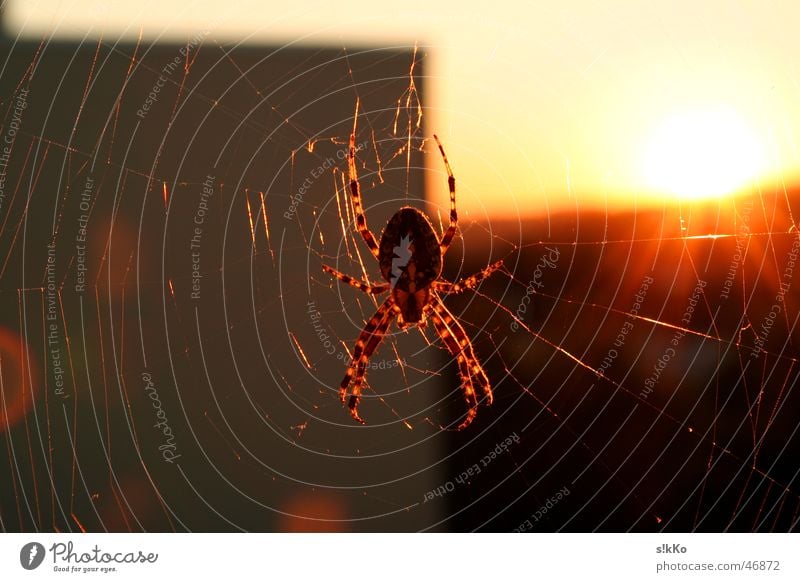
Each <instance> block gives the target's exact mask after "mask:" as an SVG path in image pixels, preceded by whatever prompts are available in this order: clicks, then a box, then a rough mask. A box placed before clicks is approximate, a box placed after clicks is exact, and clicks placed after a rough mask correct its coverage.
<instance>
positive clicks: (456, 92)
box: [7, 0, 800, 220]
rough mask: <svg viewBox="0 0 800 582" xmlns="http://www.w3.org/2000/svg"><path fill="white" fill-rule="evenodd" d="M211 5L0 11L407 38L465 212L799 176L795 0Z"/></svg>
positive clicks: (175, 2) (148, 26)
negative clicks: (415, 48) (419, 59)
mask: <svg viewBox="0 0 800 582" xmlns="http://www.w3.org/2000/svg"><path fill="white" fill-rule="evenodd" d="M105 6H109V9H108V10H105V9H104V7H105ZM219 6H220V3H219V2H211V1H206V0H203V1H199V2H192V1H191V0H180V1H179V0H159V1H158V2H148V1H147V0H145V1H143V2H138V3H123V2H121V1H116V2H114V1H111V2H100V1H98V0H80V1H69V0H65V1H63V2H57V1H42V2H36V1H30V0H29V1H26V2H22V1H20V0H15V1H13V2H12V3H11V4H10V5H9V6H8V11H7V20H8V25H9V26H10V27H11V30H12V31H14V34H16V33H17V32H19V31H23V33H24V34H26V35H29V36H41V35H43V34H47V33H48V32H49V31H51V30H53V29H57V30H58V31H59V33H60V34H62V35H69V36H73V37H74V36H76V35H79V36H82V35H83V34H84V33H86V31H87V30H89V29H90V28H93V32H94V34H95V35H96V34H97V33H99V32H100V31H102V32H103V35H104V37H106V38H108V37H113V36H116V35H118V34H125V35H128V36H137V35H138V34H139V31H140V28H141V30H142V31H143V33H144V36H145V37H150V38H156V37H159V36H161V37H162V38H168V39H170V40H174V39H176V38H180V39H185V38H186V36H187V34H191V33H193V32H195V31H196V30H199V29H202V28H205V27H207V26H209V25H211V26H212V29H213V32H212V36H213V37H214V38H215V39H217V40H232V39H235V40H237V41H241V40H243V38H244V37H248V36H249V37H250V38H251V39H252V40H254V41H258V42H268V43H276V42H279V43H290V42H301V43H314V44H333V45H335V46H348V45H351V46H352V45H361V44H363V43H364V42H368V43H372V44H378V45H385V46H390V45H394V46H397V45H407V46H408V45H413V44H414V43H415V42H416V43H418V44H419V45H420V50H421V51H423V52H425V53H426V54H427V59H428V61H427V63H428V67H427V70H426V74H427V75H430V76H431V78H430V79H429V80H428V82H427V85H426V96H427V99H426V103H425V104H426V106H427V107H428V109H427V111H426V115H427V116H428V117H427V126H426V129H427V131H428V132H431V133H432V132H434V131H435V132H436V133H438V134H439V136H440V137H441V138H442V140H443V142H444V143H445V146H446V148H447V152H448V155H449V157H450V160H451V163H452V165H453V169H454V171H455V172H456V176H457V178H458V185H459V192H460V195H461V197H460V205H461V208H462V209H463V211H464V214H465V215H470V214H471V215H473V216H474V218H475V219H477V220H480V219H481V217H482V216H484V215H492V216H498V215H509V214H510V215H517V214H520V215H526V214H535V213H540V212H545V211H547V210H548V209H549V210H554V209H557V208H563V207H565V206H569V207H574V206H575V205H578V206H581V207H585V206H605V205H609V206H611V207H613V206H614V205H628V206H629V205H631V204H632V203H633V200H634V197H635V198H636V203H637V204H638V205H642V204H647V203H661V202H662V201H663V199H664V196H667V197H669V198H670V199H675V197H676V196H681V197H689V198H693V197H698V196H699V197H702V196H708V195H724V194H727V193H730V192H731V191H732V190H736V189H739V188H742V187H745V188H746V187H747V186H748V185H752V184H753V183H754V182H757V181H763V180H771V181H774V180H776V179H785V180H787V181H793V180H795V179H796V178H797V174H798V172H797V170H796V168H798V166H799V165H800V153H798V148H797V136H798V135H800V133H799V130H800V107H798V104H800V84H799V83H798V79H799V78H800V71H799V70H798V67H800V64H798V63H800V61H798V59H797V58H796V57H797V55H800V35H798V34H797V31H796V26H797V23H798V22H800V4H799V3H797V2H794V1H792V0H786V1H783V2H770V3H766V2H757V1H744V2H736V3H734V2H729V1H726V0H706V1H704V2H696V1H684V0H680V1H664V2H656V1H654V2H641V1H638V0H617V1H613V0H609V1H606V2H595V1H588V0H587V1H577V0H576V1H565V2H545V1H541V2H528V3H525V4H522V3H520V4H519V5H514V4H511V5H506V4H505V3H504V4H502V5H501V3H486V2H437V3H434V2H403V3H400V2H393V3H378V2H375V1H374V0H373V1H369V2H366V1H362V0H349V1H348V2H346V3H341V2H338V3H335V2H330V1H329V0H326V1H324V2H301V1H296V2H290V3H287V4H283V3H282V4H280V5H270V4H269V3H264V2H256V1H251V0H248V1H242V2H239V1H237V0H231V1H229V2H226V3H225V4H224V6H225V12H224V13H222V14H220V12H219V10H218V7H219ZM434 105H435V106H434ZM438 163H439V160H433V159H432V160H431V167H432V168H434V169H440V168H439V165H434V164H438ZM434 192H436V194H437V195H438V194H439V192H438V190H435V191H434ZM441 194H442V201H441V202H442V204H443V205H444V204H446V191H444V190H442V192H441Z"/></svg>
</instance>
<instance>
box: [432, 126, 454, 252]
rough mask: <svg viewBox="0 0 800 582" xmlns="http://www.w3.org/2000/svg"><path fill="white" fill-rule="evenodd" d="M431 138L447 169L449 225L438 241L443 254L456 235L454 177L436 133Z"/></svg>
mask: <svg viewBox="0 0 800 582" xmlns="http://www.w3.org/2000/svg"><path fill="white" fill-rule="evenodd" d="M433 138H434V139H435V140H436V145H438V146H439V153H441V154H442V159H443V160H444V167H445V168H446V169H447V186H448V188H449V189H450V226H449V227H448V228H447V230H446V231H445V233H444V235H443V236H442V241H441V243H440V246H441V248H442V254H444V253H445V252H447V249H448V247H449V246H450V243H451V242H453V237H454V236H455V235H456V228H458V213H457V212H456V179H455V177H454V176H453V170H452V169H451V168H450V162H448V161H447V154H445V153H444V148H443V147H442V142H440V141H439V138H438V137H437V136H436V135H434V136H433Z"/></svg>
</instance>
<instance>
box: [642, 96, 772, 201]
mask: <svg viewBox="0 0 800 582" xmlns="http://www.w3.org/2000/svg"><path fill="white" fill-rule="evenodd" d="M643 153H644V158H643V160H642V168H643V171H644V178H645V181H646V183H647V185H648V186H649V187H650V188H651V189H652V190H654V191H655V192H657V193H659V194H666V195H671V196H678V197H680V198H684V199H700V198H713V197H719V196H725V195H728V194H733V193H735V192H737V191H738V190H741V189H742V188H743V187H745V186H747V184H748V183H749V182H750V181H752V180H753V179H755V178H757V177H758V176H759V175H760V174H762V172H763V170H764V153H763V148H762V146H761V142H760V140H759V139H758V138H757V136H756V134H755V133H754V132H753V131H752V129H751V128H750V127H749V126H748V125H747V123H746V122H745V121H744V119H743V118H742V117H741V116H740V115H738V114H737V113H736V111H734V110H733V109H731V108H727V107H719V108H712V109H704V110H695V111H686V112H681V113H675V114H673V115H671V116H669V117H668V118H666V119H665V120H664V121H663V122H662V123H661V124H660V125H659V126H658V127H657V128H656V130H655V132H654V133H653V134H652V136H651V138H650V140H649V142H648V143H647V144H646V146H645V148H644V150H643Z"/></svg>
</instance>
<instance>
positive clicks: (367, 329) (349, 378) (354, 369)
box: [339, 296, 395, 424]
mask: <svg viewBox="0 0 800 582" xmlns="http://www.w3.org/2000/svg"><path fill="white" fill-rule="evenodd" d="M393 307H394V299H393V298H392V297H391V296H389V297H388V298H387V299H386V301H384V302H383V303H382V304H381V306H380V307H379V308H378V311H376V312H375V315H373V316H372V317H371V318H370V320H369V321H368V322H367V324H366V325H365V326H364V329H363V330H362V331H361V334H360V335H359V336H358V340H356V346H355V348H354V349H353V359H352V361H351V362H350V365H349V366H348V368H347V372H345V375H344V379H343V380H342V383H341V385H340V386H339V397H340V398H341V400H342V402H344V401H345V399H346V398H347V389H348V387H349V386H350V384H351V382H352V384H353V390H352V393H351V394H350V401H349V402H348V407H349V408H350V416H352V417H353V418H354V419H355V420H357V421H358V422H360V423H361V424H365V423H364V420H363V419H362V418H361V417H360V416H359V414H358V401H359V400H360V396H361V384H363V382H364V377H365V376H366V373H367V361H368V360H369V357H370V356H371V355H372V354H373V353H374V352H375V350H376V349H377V348H378V346H379V345H380V343H381V342H382V341H383V338H384V336H385V335H386V330H387V329H388V328H389V324H390V323H391V321H392V318H393V317H394V315H395V312H394V309H393Z"/></svg>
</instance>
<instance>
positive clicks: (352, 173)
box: [347, 104, 380, 258]
mask: <svg viewBox="0 0 800 582" xmlns="http://www.w3.org/2000/svg"><path fill="white" fill-rule="evenodd" d="M355 117H356V120H357V119H358V104H356V116H355ZM355 125H356V122H355V121H353V133H351V134H350V149H349V153H348V154H347V173H348V177H349V178H350V194H351V196H352V198H353V211H354V213H355V215H356V226H357V227H358V232H360V233H361V236H362V237H363V239H364V242H365V243H367V246H368V247H369V250H370V251H371V252H372V254H373V255H375V258H378V253H379V252H380V249H379V248H378V243H377V242H375V235H373V234H372V231H371V230H370V229H369V228H368V227H367V217H366V215H365V214H364V205H363V203H362V201H361V186H359V184H358V172H357V171H356V126H355Z"/></svg>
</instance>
